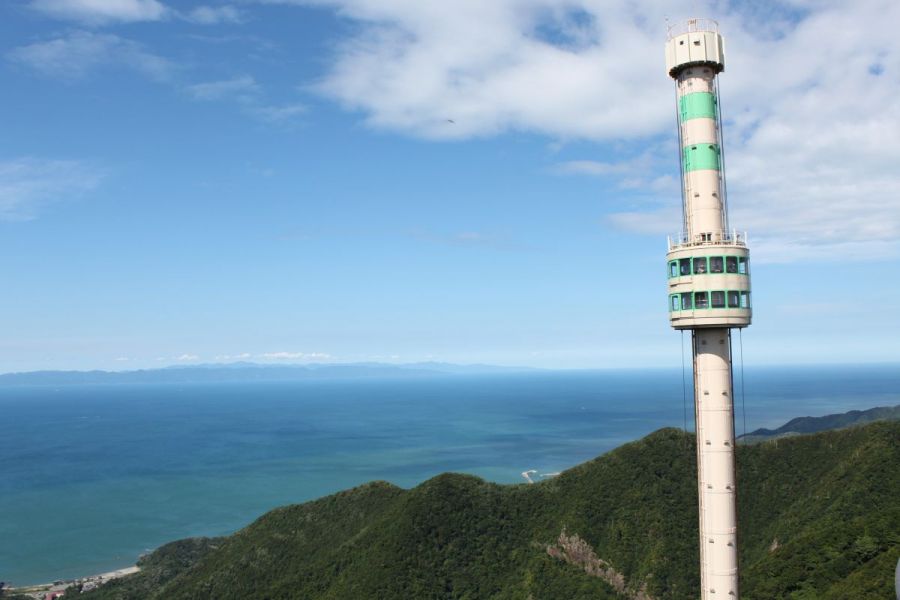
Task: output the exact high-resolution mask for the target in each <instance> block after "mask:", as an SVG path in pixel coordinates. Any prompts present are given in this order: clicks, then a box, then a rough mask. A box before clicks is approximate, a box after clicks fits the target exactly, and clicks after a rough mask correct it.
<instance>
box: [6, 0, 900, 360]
mask: <svg viewBox="0 0 900 600" xmlns="http://www.w3.org/2000/svg"><path fill="white" fill-rule="evenodd" d="M696 4H697V7H696V10H697V12H698V13H702V14H705V15H708V16H711V17H714V18H718V19H719V21H720V23H721V28H722V31H723V33H724V35H725V36H726V39H727V43H728V48H727V51H728V65H727V71H726V72H725V73H724V74H723V75H722V79H721V87H722V94H723V108H724V112H725V118H726V131H725V139H726V151H727V165H728V182H729V193H730V197H729V200H730V204H731V206H732V223H733V224H734V225H735V226H736V227H738V228H739V229H742V230H748V231H749V234H750V242H751V256H752V261H753V263H752V264H753V285H754V324H753V326H752V327H751V328H750V329H749V330H747V331H746V332H745V335H744V349H745V354H746V361H747V363H748V364H769V363H779V362H789V363H816V362H868V361H898V360H900V343H898V341H897V340H898V338H900V316H898V315H900V287H898V286H900V283H898V282H900V261H898V258H900V244H898V236H900V171H898V170H897V164H900V138H898V136H897V131H900V101H898V98H900V41H898V39H897V36H896V35H895V31H894V24H895V23H897V22H900V7H898V5H897V4H896V3H895V2H877V1H871V2H870V1H862V2H857V3H854V4H853V6H852V7H851V6H845V5H844V4H846V3H837V2H836V3H830V2H799V1H798V2H785V3H772V4H762V3H752V4H748V5H741V4H730V3H714V4H704V3H702V2H700V3H696ZM677 7H678V4H677V3H670V2H662V1H660V2H656V1H641V2H608V1H604V2H600V1H590V0H578V1H571V2H555V1H550V0H497V1H496V2H492V3H484V2H474V1H472V2H468V1H466V2H458V3H456V2H454V3H445V2H441V3H431V2H421V1H414V0H390V1H388V0H381V1H376V0H310V1H297V2H289V1H284V2H279V1H269V2H264V1H259V2H253V1H249V0H248V1H240V2H237V1H236V2H230V3H214V2H211V1H208V2H205V3H194V2H177V3H176V2H174V1H170V2H168V3H165V2H163V1H162V0H160V1H157V0H106V1H101V0H14V1H10V2H5V3H3V5H2V7H0V39H2V40H3V41H2V44H3V45H2V47H0V55H2V56H0V77H2V86H0V90H2V93H0V108H2V110H0V125H2V131H3V135H2V136H0V252H2V256H3V257H4V258H3V260H2V261H0V275H2V279H3V281H4V282H5V294H3V296H2V300H0V314H2V334H0V365H2V368H0V370H2V371H20V370H32V369H50V368H52V369H56V368H65V369H70V368H78V369H83V368H102V369H131V368H145V367H155V366H165V365H170V364H192V363H200V362H215V361H222V362H228V361H234V360H253V361H258V362H274V363H278V362H355V361H370V360H378V361H386V362H415V361H421V360H443V361H451V362H488V363H497V364H519V365H533V366H542V367H562V368H606V367H634V366H677V365H680V360H681V354H680V350H679V341H680V338H679V334H677V333H675V332H673V331H672V330H671V329H669V327H668V321H667V315H666V311H665V305H666V292H665V262H664V254H665V248H666V242H665V240H666V234H667V233H675V232H676V231H677V229H678V228H679V226H680V225H679V224H680V217H679V215H678V210H679V202H680V197H679V191H678V189H679V184H678V181H677V174H678V166H677V154H676V149H675V139H674V134H675V123H674V115H673V108H672V105H673V96H674V90H673V87H672V84H671V82H670V81H669V80H668V78H667V77H666V75H665V73H664V59H663V54H662V44H663V41H664V39H665V18H666V17H667V16H668V17H669V18H670V19H673V20H678V19H680V18H684V17H686V16H689V15H685V14H680V12H679V9H678V8H677Z"/></svg>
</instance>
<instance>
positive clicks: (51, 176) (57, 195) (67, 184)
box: [0, 157, 104, 220]
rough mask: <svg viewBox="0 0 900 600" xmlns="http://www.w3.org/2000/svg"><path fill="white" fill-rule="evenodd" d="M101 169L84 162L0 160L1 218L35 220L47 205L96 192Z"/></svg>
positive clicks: (34, 159)
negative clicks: (92, 191) (94, 190)
mask: <svg viewBox="0 0 900 600" xmlns="http://www.w3.org/2000/svg"><path fill="white" fill-rule="evenodd" d="M103 177H104V173H103V171H102V170H101V169H99V168H97V167H96V166H93V165H91V164H89V163H86V162H84V161H77V160H47V159H38V158H30V157H25V158H17V159H13V160H7V161H0V219H2V220H28V219H33V218H35V217H36V216H37V215H38V213H39V211H40V209H41V208H42V207H43V206H45V205H46V204H48V203H51V202H57V201H61V200H66V199H71V198H76V197H78V196H80V195H82V194H84V193H86V192H89V191H91V190H93V189H95V188H96V187H97V186H98V185H99V184H100V182H101V180H102V179H103Z"/></svg>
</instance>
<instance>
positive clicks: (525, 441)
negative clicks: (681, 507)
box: [0, 365, 900, 585]
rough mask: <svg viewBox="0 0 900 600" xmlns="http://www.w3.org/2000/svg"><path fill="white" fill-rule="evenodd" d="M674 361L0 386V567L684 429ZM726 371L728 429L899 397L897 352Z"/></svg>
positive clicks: (133, 552) (132, 557) (4, 571)
mask: <svg viewBox="0 0 900 600" xmlns="http://www.w3.org/2000/svg"><path fill="white" fill-rule="evenodd" d="M682 376H683V372H682V371H681V370H634V369H629V370H616V371H536V372H525V373H509V374H485V375H435V376H428V377H418V378H393V377H377V378H359V379H333V380H329V379H324V380H307V381H293V382H270V383H266V382H248V383H235V382H227V383H197V384H189V383H166V384H84V385H65V386H60V385H21V386H0V409H2V414H3V415H4V417H5V418H4V425H5V427H4V434H3V435H2V436H0V515H2V517H0V581H6V582H11V583H13V584H15V585H26V584H34V583H42V582H45V581H51V580H55V579H69V578H74V577H81V576H86V575H91V574H95V573H100V572H104V571H110V570H113V569H116V568H121V567H124V566H128V565H132V564H134V562H135V561H136V560H137V558H138V556H139V555H140V554H142V553H144V552H148V551H150V550H152V549H154V548H156V547H158V546H159V545H161V544H163V543H166V542H169V541H173V540H176V539H180V538H185V537H191V536H202V535H206V536H215V535H224V534H228V533H231V532H233V531H235V530H237V529H240V528H242V527H244V526H246V525H248V524H249V523H250V522H252V521H253V520H254V519H255V518H257V517H259V516H261V515H262V514H263V513H265V512H266V511H268V510H270V509H272V508H275V507H277V506H281V505H285V504H291V503H297V502H303V501H306V500H311V499H313V498H318V497H321V496H323V495H327V494H330V493H333V492H336V491H339V490H342V489H346V488H350V487H353V486H356V485H360V484H362V483H365V482H367V481H372V480H387V481H390V482H392V483H395V484H397V485H400V486H402V487H411V486H414V485H416V484H418V483H420V482H422V481H424V480H426V479H429V478H430V477H433V476H435V475H438V474H440V473H443V472H446V471H456V472H463V473H470V474H473V475H477V476H480V477H483V478H485V479H488V480H491V481H495V482H498V483H524V479H523V477H522V472H524V471H527V470H535V471H536V472H537V474H536V475H535V477H538V478H539V477H540V476H541V474H549V473H555V472H558V471H561V470H564V469H567V468H570V467H572V466H575V465H577V464H579V463H581V462H584V461H585V460H589V459H592V458H594V457H596V456H598V455H600V454H603V453H604V452H607V451H609V450H611V449H613V448H615V447H617V446H620V445H621V444H623V443H626V442H629V441H632V440H635V439H638V438H640V437H643V436H644V435H646V434H648V433H651V432H652V431H655V430H657V429H660V428H662V427H678V428H681V427H684V426H685V425H686V427H687V429H689V430H690V429H692V428H693V408H692V398H693V391H692V389H691V387H690V386H691V374H690V372H689V371H688V372H687V374H686V384H687V385H686V388H684V389H683V387H682ZM741 383H742V382H741V380H740V373H739V372H737V371H736V373H735V405H736V409H735V428H736V431H737V432H738V434H741V433H744V432H745V430H746V432H749V431H752V430H754V429H757V428H759V427H770V428H774V427H777V426H779V425H782V424H783V423H784V422H786V421H788V420H790V419H791V418H793V417H798V416H820V415H825V414H832V413H841V412H846V411H848V410H854V409H867V408H872V407H875V406H893V405H896V404H900V368H898V367H897V365H869V366H865V365H855V366H834V365H829V366H827V367H809V366H800V367H779V368H761V367H754V368H747V369H746V382H745V385H744V389H745V390H746V397H745V399H744V400H745V402H742V397H741V395H740V394H741V387H742V386H741ZM683 392H684V396H685V397H686V401H687V402H686V405H685V403H684V399H685V398H683ZM744 405H745V406H746V412H745V411H744V410H742V407H743V406H744ZM685 409H686V410H685ZM685 417H686V419H685ZM745 422H746V427H745V425H744V423H745Z"/></svg>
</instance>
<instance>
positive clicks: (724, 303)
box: [669, 290, 750, 343]
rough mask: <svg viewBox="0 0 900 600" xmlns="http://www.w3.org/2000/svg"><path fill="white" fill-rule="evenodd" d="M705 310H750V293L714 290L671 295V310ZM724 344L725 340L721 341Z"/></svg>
mask: <svg viewBox="0 0 900 600" xmlns="http://www.w3.org/2000/svg"><path fill="white" fill-rule="evenodd" d="M705 308H750V292H746V291H741V290H713V291H703V292H681V293H679V294H670V295H669V310H670V311H679V310H695V309H696V310H701V309H705ZM720 343H724V340H720Z"/></svg>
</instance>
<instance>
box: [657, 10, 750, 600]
mask: <svg viewBox="0 0 900 600" xmlns="http://www.w3.org/2000/svg"><path fill="white" fill-rule="evenodd" d="M665 48H666V70H667V72H668V74H669V76H670V77H672V79H674V80H675V90H676V113H677V120H678V140H679V150H680V151H679V157H680V163H681V183H682V187H681V194H682V196H681V200H682V223H681V230H680V231H679V232H678V234H677V235H675V236H674V237H672V238H670V239H669V248H668V254H667V255H666V261H667V271H668V289H669V298H668V304H669V319H670V322H671V325H672V327H674V328H675V329H677V330H681V331H690V332H691V340H692V348H693V371H694V412H695V419H696V433H697V487H698V495H699V506H700V531H699V533H700V535H699V543H700V585H701V598H703V599H705V600H714V599H716V598H729V599H732V598H737V597H739V591H738V534H737V507H736V502H735V497H736V489H735V474H734V442H735V435H734V402H733V400H734V394H733V389H732V380H733V377H732V360H731V359H732V340H731V331H732V329H736V328H742V327H747V326H748V325H750V320H751V316H752V311H751V302H750V254H749V250H748V248H747V243H746V242H747V239H746V235H742V234H739V233H738V232H737V231H735V230H733V229H732V228H731V226H730V223H729V219H728V198H727V188H726V185H725V161H724V152H723V144H722V118H721V111H720V109H719V104H720V103H719V88H718V78H717V75H718V74H719V73H721V72H722V71H724V70H725V43H724V40H723V39H722V36H721V35H720V34H719V31H718V24H717V23H716V22H715V21H711V20H707V19H690V20H689V21H687V22H685V23H681V24H678V25H676V26H673V27H670V28H669V32H668V39H667V40H666V47H665Z"/></svg>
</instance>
